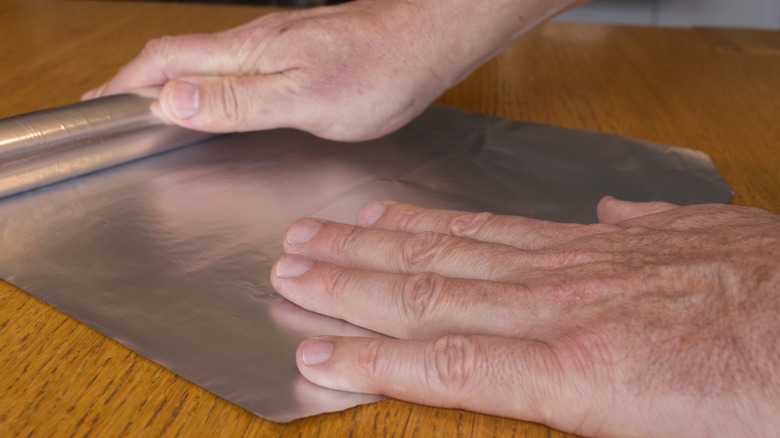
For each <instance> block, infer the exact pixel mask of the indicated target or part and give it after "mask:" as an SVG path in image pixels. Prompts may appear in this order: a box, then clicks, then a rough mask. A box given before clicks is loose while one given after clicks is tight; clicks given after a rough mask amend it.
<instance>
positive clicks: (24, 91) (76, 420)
mask: <svg viewBox="0 0 780 438" xmlns="http://www.w3.org/2000/svg"><path fill="white" fill-rule="evenodd" d="M268 11H269V10H268V9H264V8H260V7H251V6H230V5H204V4H181V3H140V2H139V3H134V2H112V1H75V0H74V1H69V0H48V1H47V0H3V1H2V2H0V66H1V67H2V68H0V93H1V94H0V117H6V116H11V115H15V114H20V113H25V112H30V111H33V110H38V109H42V108H47V107H52V106H57V105H62V104H66V103H71V102H74V101H77V100H78V98H79V96H80V94H81V93H82V92H84V91H85V90H87V89H89V88H92V87H94V86H97V85H98V84H100V83H101V82H103V81H104V80H106V79H108V78H109V77H110V76H111V75H112V74H113V72H115V71H116V69H117V68H118V67H120V66H121V65H122V64H123V63H125V62H126V61H127V60H129V59H130V58H131V57H133V56H134V55H135V54H136V53H138V51H139V50H140V49H141V48H142V47H143V45H144V43H145V41H147V40H148V39H150V38H153V37H156V36H160V35H164V34H180V33H190V32H207V31H215V30H219V29H225V28H228V27H232V26H235V25H238V24H240V23H243V22H245V21H248V20H249V19H251V18H253V17H256V16H259V15H261V14H263V13H267V12H268ZM440 103H443V104H445V105H449V106H452V107H456V108H462V109H466V110H471V111H478V112H482V113H486V114H493V115H498V116H502V117H507V118H512V119H516V120H528V121H533V122H542V123H550V124H555V125H561V126H567V127H574V128H582V129H588V130H594V131H602V132H609V133H616V134H622V135H627V136H631V137H636V138H640V139H644V140H650V141H655V142H660V143H667V144H673V145H678V146H682V147H687V148H694V149H699V150H702V151H704V152H707V153H708V154H710V156H711V157H712V159H713V161H714V163H715V165H716V167H717V168H718V169H719V171H720V172H721V174H722V175H723V177H724V178H725V179H726V181H727V182H728V183H729V184H730V185H731V187H732V188H733V189H734V193H735V195H734V201H733V202H734V203H735V204H742V205H752V206H757V207H762V208H765V209H769V210H772V211H775V212H780V33H777V32H769V31H741V30H733V29H728V30H727V29H658V28H641V27H623V26H609V25H585V24H571V23H550V24H547V25H544V26H542V27H541V28H539V29H537V30H535V31H533V32H532V33H531V34H529V35H527V36H526V37H525V38H523V39H521V40H520V41H519V42H518V43H516V44H515V45H513V46H512V47H511V48H510V49H509V50H507V51H506V52H505V53H504V54H502V55H501V56H499V57H498V58H497V59H495V60H493V61H492V62H490V63H489V64H487V65H485V66H484V67H482V68H480V69H479V70H478V71H477V72H475V73H474V74H473V75H472V76H471V77H469V78H468V79H466V80H465V81H464V82H463V83H461V84H460V85H458V86H456V87H455V88H453V89H452V90H450V91H448V92H447V93H446V94H445V95H444V96H443V97H441V99H440ZM0 251H2V248H0ZM291 360H292V359H291ZM562 408H564V407H562ZM558 415H566V414H565V412H560V413H558ZM178 434H181V435H184V436H190V435H197V436H200V435H207V436H213V435H219V436H222V435H224V436H233V435H254V436H266V435H273V436H277V435H278V436H323V437H324V436H328V437H329V436H347V435H349V436H377V435H380V436H386V435H390V436H404V435H409V436H448V437H449V436H480V437H481V436H531V437H534V436H562V435H565V434H561V433H559V432H556V431H551V430H549V429H548V428H546V427H544V426H540V425H536V424H529V423H524V422H520V421H515V420H509V419H505V418H499V417H492V416H487V415H481V414H475V413H471V412H466V411H459V410H451V409H437V408H431V407H425V406H419V405H415V404H410V403H405V402H401V401H396V400H386V401H382V402H379V403H374V404H369V405H364V406H359V407H356V408H353V409H350V410H347V411H345V412H338V413H333V414H326V415H320V416H316V417H312V418H306V419H302V420H298V421H294V422H292V423H290V424H275V423H272V422H269V421H266V420H263V419H261V418H258V417H256V416H254V415H252V414H250V413H249V412H247V411H245V410H243V409H241V408H239V407H237V406H236V405H233V404H231V403H229V402H227V401H225V400H222V399H220V398H218V397H216V396H214V395H212V394H211V393H209V392H207V391H205V390H203V389H201V388H199V387H198V386H196V385H193V384H191V383H189V382H187V381H185V380H184V379H182V378H180V377H177V376H176V375H175V374H173V373H172V372H170V371H168V370H166V369H165V368H163V367H161V366H159V365H157V364H155V363H153V362H151V361H149V360H147V359H145V358H143V357H141V356H139V355H138V354H136V353H134V352H133V351H131V350H129V349H128V348H126V347H124V346H122V345H121V344H119V343H117V342H115V341H113V340H111V339H109V338H107V337H105V336H103V335H101V334H99V333H97V332H96V331H94V330H92V329H90V328H88V327H87V326H85V325H84V324H82V323H80V322H78V321H76V320H74V319H72V318H70V317H68V316H66V315H64V314H62V313H60V312H58V311H57V310H54V309H53V308H51V307H50V306H48V305H46V304H45V303H42V302H41V301H39V300H37V299H35V298H33V297H31V296H30V295H28V294H26V293H25V292H24V291H22V290H19V289H17V288H15V287H14V286H12V285H11V284H9V283H6V282H2V281H0V436H9V435H10V436H14V435H19V436H30V435H32V436H47V437H48V436H85V435H91V436H127V435H130V436H139V435H143V436H161V435H178Z"/></svg>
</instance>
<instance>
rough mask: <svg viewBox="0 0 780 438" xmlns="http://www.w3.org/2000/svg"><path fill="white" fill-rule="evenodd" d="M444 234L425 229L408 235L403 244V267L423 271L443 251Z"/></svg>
mask: <svg viewBox="0 0 780 438" xmlns="http://www.w3.org/2000/svg"><path fill="white" fill-rule="evenodd" d="M445 237H446V236H445V235H444V234H440V233H435V232H432V231H425V232H422V233H415V234H412V235H410V236H408V237H407V238H406V239H405V240H404V241H403V242H402V244H401V263H402V266H401V267H402V268H407V269H412V270H416V271H423V270H425V268H427V267H428V266H430V265H431V263H432V262H433V260H434V259H435V258H436V256H437V254H438V253H439V252H440V251H442V249H443V248H442V244H443V243H444V238H445Z"/></svg>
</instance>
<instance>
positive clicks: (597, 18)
mask: <svg viewBox="0 0 780 438" xmlns="http://www.w3.org/2000/svg"><path fill="white" fill-rule="evenodd" d="M559 19H560V20H570V21H593V22H604V23H625V24H644V25H658V26H685V27H687V26H726V27H746V28H770V29H780V0H591V3H589V4H587V5H585V6H583V7H580V8H579V9H576V10H573V11H569V12H567V13H566V14H564V15H562V16H561V17H559Z"/></svg>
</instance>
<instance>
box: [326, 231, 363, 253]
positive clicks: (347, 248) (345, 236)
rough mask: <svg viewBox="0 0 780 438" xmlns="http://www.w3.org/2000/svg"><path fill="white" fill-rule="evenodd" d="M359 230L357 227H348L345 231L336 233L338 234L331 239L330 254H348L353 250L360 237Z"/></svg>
mask: <svg viewBox="0 0 780 438" xmlns="http://www.w3.org/2000/svg"><path fill="white" fill-rule="evenodd" d="M360 235H361V230H360V228H357V227H350V229H349V231H347V232H346V233H338V235H337V236H336V237H335V238H334V239H332V240H331V243H330V245H331V247H330V249H331V254H334V255H336V256H341V255H346V254H350V253H352V252H353V251H354V250H355V247H356V245H357V243H358V240H359V239H360Z"/></svg>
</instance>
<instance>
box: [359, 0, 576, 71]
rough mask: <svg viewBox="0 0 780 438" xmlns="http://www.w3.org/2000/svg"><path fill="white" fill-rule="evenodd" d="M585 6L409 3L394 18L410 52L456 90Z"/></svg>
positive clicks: (485, 0)
mask: <svg viewBox="0 0 780 438" xmlns="http://www.w3.org/2000/svg"><path fill="white" fill-rule="evenodd" d="M373 1H385V0H373ZM390 1H394V0H390ZM587 1H588V0H480V1H474V0H408V1H405V2H397V4H398V9H397V11H396V14H392V15H391V17H393V18H395V19H397V20H398V24H397V26H398V27H399V28H398V32H399V34H401V35H404V34H405V35H407V36H410V37H412V38H411V40H410V41H408V42H407V44H411V45H415V46H417V50H411V51H412V52H418V53H419V52H420V51H423V53H425V54H424V55H421V56H425V59H424V60H423V61H424V62H425V63H427V64H428V67H429V68H432V69H435V71H434V73H436V74H437V75H439V76H440V77H441V78H442V79H444V80H445V81H446V82H447V83H446V86H452V85H454V84H455V83H457V82H459V81H460V80H462V79H463V78H464V77H465V76H466V75H468V74H469V73H470V72H471V71H473V70H474V69H475V68H477V67H478V66H480V65H481V64H483V63H485V62H486V61H487V60H488V59H490V58H492V57H493V56H495V55H496V54H497V53H499V52H500V51H501V50H503V49H504V48H506V47H507V46H508V45H509V44H511V43H512V42H513V41H515V40H516V39H517V38H518V37H520V36H521V35H523V34H524V33H526V32H528V31H529V30H531V29H533V28H534V27H536V26H537V25H539V24H541V23H542V22H544V21H546V20H548V19H550V18H552V17H554V16H556V15H558V14H560V13H561V12H563V11H565V10H567V9H570V8H573V7H576V6H578V5H581V4H584V3H587Z"/></svg>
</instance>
